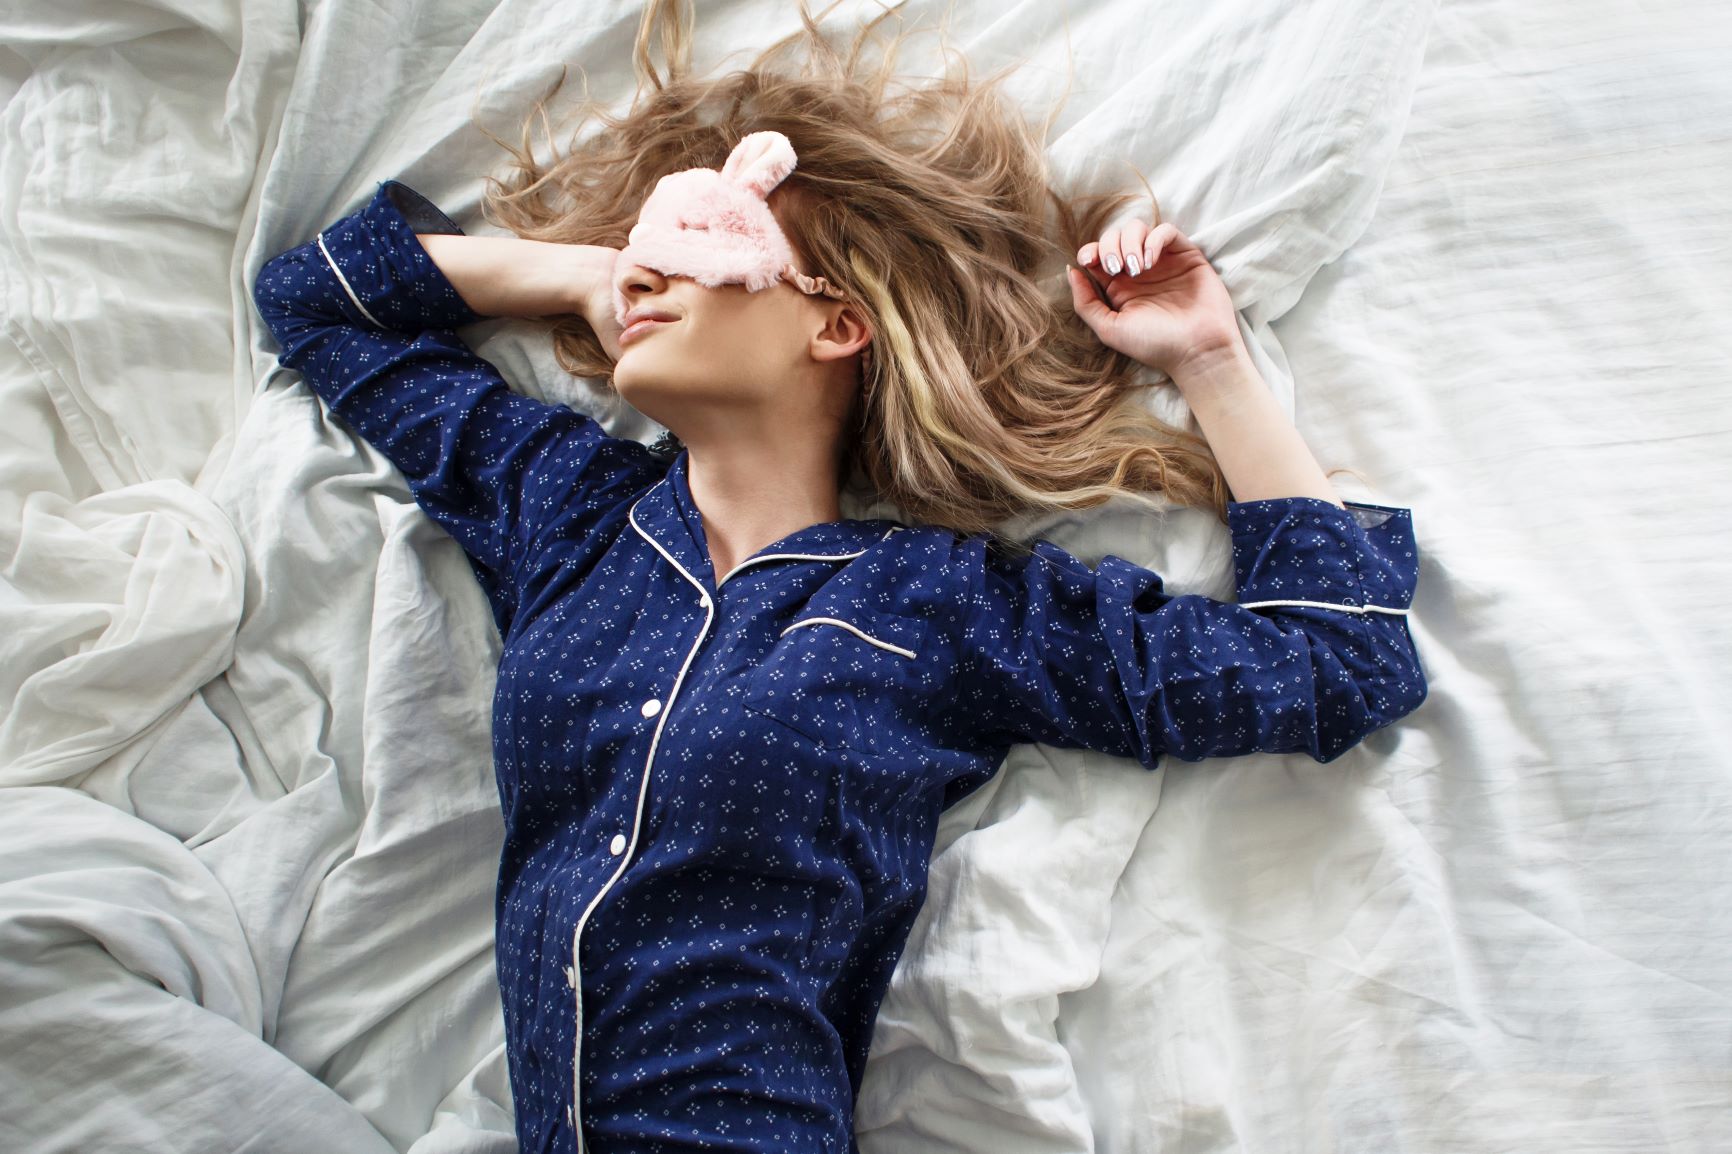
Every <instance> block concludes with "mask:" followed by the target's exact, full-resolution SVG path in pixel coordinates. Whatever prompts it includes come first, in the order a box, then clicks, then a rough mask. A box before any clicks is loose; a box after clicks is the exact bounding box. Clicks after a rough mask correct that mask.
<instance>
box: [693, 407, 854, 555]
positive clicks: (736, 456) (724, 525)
mask: <svg viewBox="0 0 1732 1154" xmlns="http://www.w3.org/2000/svg"><path fill="white" fill-rule="evenodd" d="M686 480H687V482H688V484H689V485H690V488H691V491H692V501H693V502H694V503H695V504H696V505H697V507H698V512H699V513H701V514H702V515H703V522H704V539H705V541H706V542H707V543H708V545H709V549H710V566H711V568H712V569H713V570H714V571H715V577H716V579H717V580H718V581H719V580H721V578H722V577H723V576H725V575H726V574H727V573H728V571H729V570H731V569H733V568H734V566H735V565H737V564H738V563H739V562H740V561H742V560H744V559H745V558H747V557H750V556H752V555H753V554H754V553H757V552H759V551H760V550H762V549H763V548H764V546H766V545H769V544H771V543H772V542H775V541H779V540H781V539H782V538H783V537H786V536H787V535H788V534H790V533H794V532H797V531H798V530H801V529H804V528H806V527H807V526H809V525H817V524H822V523H824V522H828V521H839V520H841V519H842V508H841V499H840V497H841V495H840V493H839V492H838V491H837V488H836V463H835V461H834V460H833V459H832V458H831V457H830V456H829V455H828V452H827V451H826V450H825V449H824V448H823V447H822V446H819V445H816V444H812V443H802V442H800V441H798V440H794V441H791V442H790V441H781V442H778V443H775V444H771V443H768V442H756V441H747V440H742V439H740V438H738V437H737V436H735V437H732V438H730V439H729V440H727V441H725V442H716V443H710V442H702V441H700V442H699V443H698V444H692V443H691V442H687V443H686Z"/></svg>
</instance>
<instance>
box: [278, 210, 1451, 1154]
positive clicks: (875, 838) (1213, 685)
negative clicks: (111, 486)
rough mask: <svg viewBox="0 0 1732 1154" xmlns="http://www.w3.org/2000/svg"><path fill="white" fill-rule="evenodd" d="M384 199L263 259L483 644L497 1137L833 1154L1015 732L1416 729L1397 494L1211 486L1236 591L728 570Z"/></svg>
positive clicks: (1297, 733)
mask: <svg viewBox="0 0 1732 1154" xmlns="http://www.w3.org/2000/svg"><path fill="white" fill-rule="evenodd" d="M461 231H462V230H461V229H459V228H458V227H457V226H456V225H455V224H454V223H452V221H451V220H450V219H449V218H448V217H446V216H445V214H443V213H442V212H440V211H439V209H438V208H437V207H435V206H434V205H433V204H432V203H430V202H429V201H427V200H426V199H425V198H424V197H422V196H420V195H419V194H418V193H416V192H414V191H413V190H412V189H410V188H408V187H407V186H405V185H403V184H400V183H398V182H396V181H386V182H384V183H382V184H381V185H379V187H378V189H377V191H376V192H375V193H374V195H373V196H372V198H371V200H370V202H369V203H368V204H366V205H365V206H364V207H363V208H361V209H360V210H359V211H357V212H355V213H354V214H352V215H349V216H346V217H344V218H343V219H342V220H340V221H338V222H336V223H335V224H333V225H331V226H330V227H329V228H327V229H325V230H324V231H323V232H321V233H320V234H319V235H318V236H317V238H316V239H314V240H313V241H311V242H309V243H307V244H303V245H301V246H299V247H297V248H293V249H290V250H289V251H287V252H284V253H282V254H280V255H278V256H276V257H275V258H273V259H272V260H270V261H269V262H268V263H266V264H265V266H264V268H263V269H262V270H261V272H260V274H259V277H258V282H257V285H256V286H255V290H254V297H255V300H256V303H257V305H258V308H259V311H260V313H261V314H262V315H263V317H264V319H265V321H266V323H267V324H268V325H269V326H270V330H271V332H272V334H273V335H274V336H275V338H276V340H277V342H278V344H279V346H280V348H281V351H280V353H279V361H280V362H281V364H283V365H284V366H285V367H287V368H290V369H293V370H296V371H297V372H299V373H300V374H301V376H302V377H303V378H304V379H305V381H306V382H307V384H308V386H309V387H311V388H312V389H313V390H314V391H315V392H316V393H317V394H318V395H319V396H320V397H321V398H322V399H323V400H324V402H325V404H326V405H328V406H329V408H330V410H331V411H332V412H334V413H335V414H336V415H337V417H339V418H340V419H341V420H342V421H343V422H345V423H346V424H347V425H348V427H349V428H351V429H352V430H353V431H354V432H356V433H358V434H359V435H360V436H361V437H363V438H365V439H366V440H367V441H369V442H371V443H372V444H373V445H375V446H376V447H377V448H378V449H379V450H380V451H381V452H382V453H384V454H385V455H386V456H387V457H388V458H390V460H391V461H392V462H393V463H394V464H395V465H396V466H397V467H398V468H399V469H401V470H402V472H403V474H404V476H405V477H406V478H407V480H408V483H409V486H410V488H411V490H412V492H413V494H414V497H415V500H416V502H417V503H418V504H419V505H420V506H421V507H422V509H424V510H425V511H426V513H427V515H428V516H430V517H431V518H433V520H434V521H436V522H437V523H438V524H439V525H441V526H442V527H443V528H444V529H446V530H447V531H448V532H449V533H450V534H451V535H452V536H453V537H454V538H455V539H456V540H457V541H458V542H459V543H460V544H461V546H462V547H463V550H464V552H465V554H466V555H467V556H468V558H469V560H470V563H471V566H472V568H473V570H474V572H475V576H476V579H477V580H478V581H479V582H480V583H481V586H482V588H483V589H484V590H485V592H486V594H487V598H488V601H489V604H490V605H491V607H492V611H493V616H494V620H495V622H496V623H497V625H498V627H499V631H500V635H501V638H502V641H503V650H502V654H501V657H500V662H499V671H498V674H499V675H498V682H497V690H496V694H495V697H494V703H493V751H494V758H495V762H496V769H497V780H498V787H499V800H500V804H501V806H502V807H503V812H504V819H505V831H506V832H505V843H504V846H503V849H502V851H501V855H500V862H499V880H498V891H497V901H496V912H497V923H496V934H497V937H496V960H497V965H498V974H499V985H500V993H501V995H502V1000H503V1004H504V1013H505V1028H506V1038H507V1053H508V1055H509V1064H510V1072H511V1086H512V1097H513V1100H514V1103H515V1107H516V1116H517V1130H518V1138H519V1142H520V1144H521V1148H522V1149H523V1150H525V1151H554V1150H557V1151H583V1150H587V1151H591V1152H593V1154H616V1152H620V1154H623V1152H630V1154H647V1152H659V1151H675V1150H682V1151H683V1150H694V1149H709V1150H735V1151H747V1150H751V1151H771V1150H774V1151H788V1150H800V1151H838V1152H840V1151H850V1150H854V1149H856V1146H855V1143H854V1140H853V1106H854V1101H855V1097H856V1095H857V1093H858V1090H859V1087H860V1080H861V1075H862V1072H863V1070H864V1067H865V1063H866V1055H867V1050H868V1047H869V1045H870V1042H871V1038H872V1028H873V1024H874V1021H875V1018H876V1014H877V1010H878V1006H879V1004H880V1002H881V1000H882V998H883V996H884V992H885V990H886V988H887V987H888V985H889V981H890V976H891V972H892V970H893V969H894V967H895V965H896V962H897V960H898V958H899V957H900V956H901V952H902V949H903V946H904V944H905V942H906V939H907V936H908V933H909V930H910V929H911V927H912V924H913V921H914V917H915V914H916V913H917V912H918V910H919V908H920V905H921V903H922V901H923V899H924V897H925V893H926V881H927V868H928V863H929V857H930V854H931V851H932V843H933V837H934V833H935V831H936V827H937V823H938V820H939V817H940V815H941V813H942V812H943V810H944V809H945V808H946V807H947V806H949V805H951V804H953V803H954V802H956V801H958V800H960V799H961V798H962V797H964V796H965V795H967V794H968V793H969V792H971V791H972V790H974V789H976V788H978V787H979V786H981V785H982V784H984V783H985V782H986V781H987V780H988V779H990V778H991V777H992V775H993V774H994V773H995V772H996V771H997V769H998V767H999V765H1000V764H1001V763H1002V761H1003V759H1004V757H1005V755H1006V754H1007V753H1008V751H1009V748H1010V746H1011V745H1013V744H1016V743H1018V742H1043V743H1046V744H1048V745H1052V746H1059V747H1065V748H1086V749H1093V750H1099V751H1102V752H1105V753H1109V754H1113V755H1115V756H1119V757H1126V758H1134V759H1135V760H1136V761H1138V762H1139V763H1141V764H1142V765H1144V766H1146V767H1148V768H1150V769H1153V768H1154V767H1155V766H1157V765H1158V764H1159V763H1160V760H1161V757H1162V756H1163V755H1164V754H1171V755H1173V756H1174V757H1178V758H1180V759H1182V760H1185V761H1193V760H1198V759H1201V758H1205V757H1226V756H1233V755H1237V754H1247V753H1252V752H1256V751H1269V752H1277V751H1288V752H1303V753H1306V754H1309V755H1310V756H1311V757H1313V758H1315V759H1316V760H1318V761H1330V760H1333V759H1334V758H1336V757H1338V756H1340V755H1341V753H1343V752H1344V751H1345V750H1347V749H1349V748H1350V747H1352V746H1353V745H1354V744H1355V743H1357V742H1358V741H1360V740H1361V739H1362V738H1364V737H1365V736H1366V735H1367V734H1368V733H1371V732H1372V731H1373V730H1376V729H1377V728H1379V727H1381V726H1384V725H1387V724H1389V723H1390V722H1392V721H1394V720H1396V719H1397V718H1399V717H1401V716H1403V715H1404V714H1406V713H1408V712H1410V711H1411V710H1413V709H1414V708H1416V707H1417V706H1418V705H1419V704H1420V702H1421V701H1423V700H1424V698H1425V692H1426V689H1425V678H1424V674H1423V672H1422V670H1421V667H1420V663H1419V660H1418V657H1417V655H1416V653H1415V650H1414V645H1413V640H1412V637H1411V636H1410V634H1409V632H1408V628H1407V620H1406V616H1405V614H1406V612H1407V609H1408V606H1409V604H1410V602H1411V600H1412V596H1413V590H1414V584H1415V581H1416V578H1417V570H1418V559H1417V553H1416V548H1415V543H1414V537H1413V529H1412V524H1411V521H1410V513H1409V511H1408V510H1406V509H1401V508H1391V507H1386V506H1380V505H1367V504H1362V503H1349V505H1348V507H1347V508H1340V507H1338V506H1335V505H1333V504H1331V503H1329V502H1327V501H1321V500H1318V499H1316V498H1308V497H1293V498H1279V499H1273V500H1263V501H1247V502H1238V503H1234V504H1232V505H1231V506H1230V507H1229V510H1228V514H1229V522H1228V527H1229V529H1230V531H1231V535H1232V541H1233V565H1234V576H1235V578H1236V588H1237V591H1238V596H1239V601H1238V603H1237V604H1233V603H1227V602H1221V601H1215V600H1212V599H1210V598H1206V597H1201V596H1195V595H1185V596H1175V595H1172V594H1169V593H1167V592H1165V591H1164V590H1163V588H1162V583H1161V578H1160V577H1159V576H1157V575H1156V574H1155V573H1153V572H1151V571H1150V570H1148V569H1145V568H1142V567H1139V566H1137V565H1134V564H1131V563H1129V562H1127V561H1125V560H1122V559H1120V558H1118V557H1112V556H1109V557H1107V558H1106V559H1105V560H1104V561H1102V562H1101V563H1100V565H1099V566H1098V568H1091V567H1090V566H1088V565H1087V564H1085V563H1083V562H1082V561H1080V560H1078V559H1077V558H1075V557H1074V556H1072V555H1070V554H1068V553H1066V552H1065V551H1064V550H1062V549H1060V548H1058V547H1057V546H1055V545H1053V544H1052V543H1050V542H1045V541H1041V542H1037V543H1036V545H1035V547H1034V552H1033V553H1032V554H1031V555H1026V556H1021V557H1018V556H1015V555H1013V554H1010V553H1008V552H1006V551H1004V550H1002V549H1001V548H1000V547H998V546H996V545H991V544H990V543H989V540H988V538H987V537H986V536H985V535H972V536H963V535H960V534H957V533H955V532H952V531H949V530H943V529H938V528H933V527H924V526H905V525H901V524H898V523H895V522H892V521H887V520H853V519H850V520H842V521H835V522H828V523H824V524H817V525H811V526H808V527H806V528H804V529H800V530H798V531H797V532H794V533H790V534H788V535H787V536H785V537H783V538H782V539H781V540H778V541H775V542H773V543H771V544H770V545H767V546H765V547H764V548H763V549H760V550H759V551H758V552H757V553H755V554H753V555H752V556H751V557H748V558H746V559H745V560H743V561H741V562H740V563H739V564H738V565H736V566H735V567H734V568H733V569H731V570H730V571H728V572H727V573H725V574H717V573H715V572H714V570H713V569H712V567H711V565H710V561H709V553H708V548H707V544H706V542H705V539H704V529H703V523H702V521H701V519H700V517H699V515H698V509H697V506H696V505H694V504H693V501H692V494H691V489H690V486H689V484H688V472H687V465H688V462H687V457H686V454H685V453H683V452H682V453H681V454H679V455H678V456H677V457H675V458H673V459H672V460H671V461H668V460H665V459H663V458H661V457H658V456H656V455H653V454H651V453H650V452H649V451H648V449H646V448H645V447H644V446H642V445H640V444H638V443H637V442H635V441H631V440H627V439H624V438H615V437H610V436H608V435H606V433H605V432H604V431H603V430H602V429H601V427H600V426H599V425H598V424H597V423H596V422H595V421H593V420H591V419H590V418H588V417H586V416H584V415H583V414H581V413H578V412H576V411H575V410H573V409H571V408H569V407H567V406H563V405H555V404H547V403H544V402H541V401H538V400H534V399H532V398H530V397H527V396H524V395H522V394H519V393H515V392H513V391H512V390H511V389H510V388H509V387H507V385H506V383H505V381H504V380H503V379H502V377H501V376H500V374H499V372H498V371H497V370H496V369H495V368H494V367H493V366H492V365H491V364H489V363H488V362H487V361H485V360H484V359H482V358H481V357H479V356H478V355H476V354H475V353H473V352H472V351H471V350H470V349H469V348H468V347H467V346H466V345H465V344H464V343H463V341H462V340H461V339H459V337H458V336H457V334H456V333H455V332H454V331H453V330H454V329H456V328H459V327H461V326H464V325H467V324H471V323H474V322H476V321H479V320H481V319H483V318H482V317H481V316H480V315H479V314H477V313H475V312H474V311H473V310H472V309H470V308H469V307H468V305H466V304H465V303H464V301H463V300H462V298H461V297H459V296H458V294H457V292H456V290H455V289H454V288H453V287H452V285H451V283H450V281H449V280H447V279H446V278H445V276H444V275H443V274H442V273H441V272H440V271H439V269H438V267H437V266H436V265H435V264H434V263H433V262H432V261H431V260H430V259H429V258H428V257H427V255H426V251H425V249H424V248H423V247H422V246H421V244H420V242H419V241H417V240H416V239H415V233H417V232H421V233H460V232H461Z"/></svg>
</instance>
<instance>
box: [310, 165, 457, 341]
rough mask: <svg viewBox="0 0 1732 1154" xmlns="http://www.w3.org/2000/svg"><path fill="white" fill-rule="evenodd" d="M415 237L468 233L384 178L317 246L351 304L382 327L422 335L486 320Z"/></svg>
mask: <svg viewBox="0 0 1732 1154" xmlns="http://www.w3.org/2000/svg"><path fill="white" fill-rule="evenodd" d="M416 233H439V234H444V235H450V236H463V235H464V232H463V230H462V229H461V228H459V227H458V226H457V224H456V223H455V222H453V221H452V219H451V218H450V217H448V216H446V215H445V214H444V213H443V212H441V211H440V210H439V208H438V207H437V206H436V205H434V204H433V202H432V201H430V200H428V199H427V198H426V197H424V196H422V195H421V194H420V193H418V192H416V191H415V190H414V189H412V188H410V187H409V186H408V185H406V184H402V183H401V182H399V181H395V180H387V181H384V182H382V183H381V184H380V185H379V187H378V189H377V190H376V191H375V192H374V193H373V199H372V200H371V201H369V202H368V203H367V205H366V207H364V208H362V209H361V210H360V211H359V212H356V213H352V214H350V215H349V216H346V217H344V218H343V219H342V220H339V221H337V222H336V223H335V224H333V225H331V226H330V227H329V228H327V229H325V230H324V231H323V232H321V233H320V234H319V237H318V244H319V249H320V251H321V253H322V254H323V255H324V258H325V261H326V263H327V264H328V265H329V266H330V267H331V269H332V271H333V272H334V273H335V274H336V276H337V279H338V280H339V281H340V282H341V284H342V287H343V291H344V292H345V293H346V294H347V295H348V297H349V300H350V303H352V304H353V305H354V306H355V308H356V310H357V311H358V312H359V313H360V314H361V316H362V317H363V318H364V319H366V320H367V321H369V322H371V323H373V324H374V325H377V326H378V327H380V328H385V329H392V330H395V331H398V332H421V331H423V330H426V329H429V328H439V329H451V328H457V327H459V326H462V325H470V324H475V323H477V322H478V321H482V320H486V319H487V318H486V317H484V316H482V315H481V314H480V313H478V312H476V311H475V310H474V309H472V308H470V307H469V305H468V304H467V303H466V302H465V301H464V300H463V298H462V297H461V296H460V295H458V292H457V289H456V288H455V287H454V286H453V285H452V284H451V282H450V280H448V279H447V278H446V276H445V274H444V273H442V272H440V271H439V266H438V265H436V264H434V263H433V261H432V259H431V258H430V257H429V256H428V255H427V250H426V249H425V248H423V247H422V245H421V242H420V241H418V240H416V239H415V234H416Z"/></svg>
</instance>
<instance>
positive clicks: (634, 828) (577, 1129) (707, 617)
mask: <svg viewBox="0 0 1732 1154" xmlns="http://www.w3.org/2000/svg"><path fill="white" fill-rule="evenodd" d="M663 483H664V484H665V483H666V482H665V481H664V482H663ZM651 491H652V492H653V491H654V490H653V489H652V490H651ZM648 495H649V494H647V493H646V494H645V495H644V496H648ZM642 502H643V497H639V498H638V499H637V500H636V501H633V502H632V506H631V509H630V511H629V512H628V513H627V514H626V520H628V521H630V522H631V527H632V528H633V529H636V530H637V532H638V536H640V537H642V538H643V539H644V540H645V541H648V542H649V543H650V545H651V546H652V547H653V548H654V549H655V551H656V552H658V553H660V554H661V555H662V556H663V557H666V558H667V559H668V561H669V562H670V563H671V564H672V565H673V567H674V568H675V569H678V570H679V571H680V575H681V576H682V577H684V578H685V579H686V580H687V581H690V582H691V583H692V585H693V587H694V588H696V589H697V591H698V604H700V605H702V606H703V607H704V627H703V629H702V630H701V631H700V632H699V633H698V639H697V641H696V642H695V643H693V645H692V647H691V649H690V650H689V651H688V652H687V653H686V659H685V661H684V662H683V663H682V664H681V665H680V671H679V673H678V674H677V675H675V677H674V684H673V688H671V689H669V690H668V697H667V700H666V701H665V702H663V703H662V711H661V713H660V714H659V715H658V716H659V717H660V718H661V720H660V721H658V722H656V731H655V734H654V736H652V737H651V738H650V748H649V756H648V757H647V758H645V759H644V765H643V777H642V778H641V779H640V780H639V782H638V790H637V812H636V813H635V814H634V815H633V816H632V824H631V841H630V843H629V844H627V846H626V847H625V850H624V851H623V852H622V853H621V854H620V857H619V868H618V869H616V870H614V871H613V876H612V877H610V878H608V879H607V884H606V885H604V886H602V887H601V889H600V890H598V891H596V895H595V896H594V897H593V898H591V899H589V905H588V906H586V907H584V911H583V916H582V917H580V918H578V919H577V929H576V930H574V931H572V935H571V968H572V973H573V974H574V975H575V974H579V973H581V971H580V970H579V969H578V957H577V950H578V944H579V942H580V941H582V939H583V927H584V923H586V922H588V921H589V915H590V914H591V913H593V912H594V910H595V907H596V906H597V905H599V904H600V903H601V899H602V898H604V897H606V896H607V891H608V890H610V889H612V888H613V885H614V883H615V882H617V881H618V880H619V879H620V877H621V876H622V875H623V874H624V873H625V870H626V866H627V865H629V864H630V863H631V859H632V855H633V854H634V853H636V852H637V839H638V833H639V832H640V830H641V829H642V827H643V807H644V800H645V799H646V798H647V797H648V796H649V783H650V770H651V769H652V767H654V765H655V760H656V749H657V747H659V746H660V745H661V740H662V729H663V728H664V727H665V726H666V725H667V723H668V718H669V717H670V716H672V714H673V704H674V701H675V699H676V698H678V697H679V694H680V686H681V685H682V684H683V683H684V682H685V679H686V671H687V670H688V669H690V668H691V665H692V659H693V658H695V657H696V656H697V655H698V650H699V649H701V648H702V647H703V644H704V640H705V639H706V638H707V637H709V635H710V625H711V623H712V622H714V621H715V619H716V605H715V601H714V599H713V598H711V597H710V594H709V591H708V590H706V589H705V588H704V586H703V582H701V581H699V580H698V579H697V578H696V577H693V576H692V575H691V573H689V572H688V571H687V570H686V567H685V566H683V565H681V564H680V563H679V562H678V561H676V560H674V557H673V555H672V554H670V553H669V552H668V551H667V550H666V549H663V548H662V547H661V544H660V542H658V541H657V540H656V539H655V538H654V537H651V536H650V535H649V534H648V533H645V532H644V530H643V526H642V525H639V524H638V523H637V507H638V505H640V504H641V503H642ZM572 985H573V989H574V990H575V991H576V998H577V1022H576V1026H577V1040H576V1041H575V1042H573V1043H572V1054H571V1128H572V1130H573V1132H574V1133H575V1134H576V1136H577V1154H583V1150H584V1146H583V1126H582V1124H581V1122H580V1121H579V1116H578V1111H577V1106H578V1103H579V1102H581V1101H582V1095H581V1093H580V1091H581V1089H582V1086H583V1080H582V1064H583V983H582V981H581V980H578V981H575V982H573V983H572Z"/></svg>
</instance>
